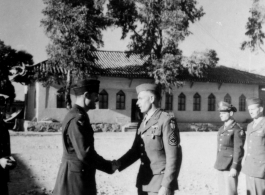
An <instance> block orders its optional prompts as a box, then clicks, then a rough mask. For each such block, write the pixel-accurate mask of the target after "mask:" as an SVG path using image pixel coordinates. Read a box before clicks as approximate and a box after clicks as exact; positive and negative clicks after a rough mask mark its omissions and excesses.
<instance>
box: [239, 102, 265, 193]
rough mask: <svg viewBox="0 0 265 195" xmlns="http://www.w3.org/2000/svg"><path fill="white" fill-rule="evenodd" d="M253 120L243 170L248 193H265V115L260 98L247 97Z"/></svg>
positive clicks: (249, 129) (248, 128) (248, 129)
mask: <svg viewBox="0 0 265 195" xmlns="http://www.w3.org/2000/svg"><path fill="white" fill-rule="evenodd" d="M247 105H248V111H249V114H250V116H251V118H252V119H253V121H252V122H251V123H250V124H248V127H247V141H246V146H245V148H246V155H245V158H244V162H243V163H244V164H243V168H242V172H243V173H244V174H245V175H246V184H247V187H246V189H247V195H265V117H264V116H263V109H264V105H263V102H262V100H261V99H259V98H248V99H247Z"/></svg>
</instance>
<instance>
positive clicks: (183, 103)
mask: <svg viewBox="0 0 265 195" xmlns="http://www.w3.org/2000/svg"><path fill="white" fill-rule="evenodd" d="M178 110H179V111H184V110H186V96H185V95H184V94H183V93H181V94H180V95H179V99H178Z"/></svg>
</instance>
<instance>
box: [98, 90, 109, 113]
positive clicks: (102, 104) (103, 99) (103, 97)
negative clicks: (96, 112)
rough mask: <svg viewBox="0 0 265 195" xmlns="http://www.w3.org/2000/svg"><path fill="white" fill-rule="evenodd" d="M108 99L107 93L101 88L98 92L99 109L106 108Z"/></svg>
mask: <svg viewBox="0 0 265 195" xmlns="http://www.w3.org/2000/svg"><path fill="white" fill-rule="evenodd" d="M108 101H109V95H108V93H107V92H106V91H105V90H104V89H103V90H102V91H101V92H100V93H99V109H108Z"/></svg>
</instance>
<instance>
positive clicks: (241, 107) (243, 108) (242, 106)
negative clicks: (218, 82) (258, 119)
mask: <svg viewBox="0 0 265 195" xmlns="http://www.w3.org/2000/svg"><path fill="white" fill-rule="evenodd" d="M243 98H244V101H243V102H242V100H243ZM238 110H239V111H240V112H245V111H246V96H244V94H242V95H241V96H240V97H239V105H238Z"/></svg>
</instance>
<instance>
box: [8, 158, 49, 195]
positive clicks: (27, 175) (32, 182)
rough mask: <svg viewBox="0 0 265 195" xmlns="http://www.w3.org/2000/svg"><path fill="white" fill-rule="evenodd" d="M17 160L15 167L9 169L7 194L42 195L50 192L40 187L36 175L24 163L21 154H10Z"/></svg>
mask: <svg viewBox="0 0 265 195" xmlns="http://www.w3.org/2000/svg"><path fill="white" fill-rule="evenodd" d="M12 156H13V157H14V158H15V159H16V161H17V167H16V168H15V169H14V170H12V171H10V183H9V185H8V186H9V194H10V195H43V194H51V192H50V191H46V189H45V188H41V186H40V184H39V182H38V179H37V177H35V176H34V174H33V173H32V171H31V167H30V165H28V164H26V163H25V162H26V160H25V159H23V155H22V154H12Z"/></svg>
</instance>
